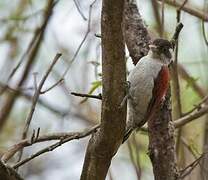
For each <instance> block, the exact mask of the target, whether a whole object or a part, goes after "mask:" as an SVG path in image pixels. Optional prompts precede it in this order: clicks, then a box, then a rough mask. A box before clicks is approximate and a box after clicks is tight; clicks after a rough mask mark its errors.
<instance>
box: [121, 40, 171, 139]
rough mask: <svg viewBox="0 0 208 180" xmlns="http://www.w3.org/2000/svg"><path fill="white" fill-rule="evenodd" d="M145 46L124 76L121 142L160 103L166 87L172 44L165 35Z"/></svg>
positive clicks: (139, 126) (144, 121)
mask: <svg viewBox="0 0 208 180" xmlns="http://www.w3.org/2000/svg"><path fill="white" fill-rule="evenodd" d="M149 48H150V50H149V52H148V54H147V55H146V56H144V57H143V58H141V59H140V60H139V62H138V63H137V64H136V66H135V68H134V69H133V70H132V71H131V72H130V74H129V76H128V82H129V89H128V106H127V112H128V115H127V125H126V133H125V136H124V140H123V142H124V141H125V140H126V139H127V138H128V137H129V135H130V134H131V132H132V131H133V130H134V129H139V128H141V127H142V126H143V125H144V124H145V123H146V122H147V120H148V118H149V117H150V116H152V115H153V114H154V113H155V110H156V109H158V107H160V106H161V104H162V102H163V101H164V98H165V95H166V92H167V89H168V84H169V80H170V75H169V68H168V65H169V64H170V63H171V58H172V55H171V49H173V46H172V44H171V43H170V42H169V41H168V40H166V39H155V40H154V41H153V42H152V44H151V45H150V46H149Z"/></svg>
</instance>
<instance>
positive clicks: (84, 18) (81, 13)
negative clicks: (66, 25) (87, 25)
mask: <svg viewBox="0 0 208 180" xmlns="http://www.w3.org/2000/svg"><path fill="white" fill-rule="evenodd" d="M73 1H74V4H75V6H76V8H77V11H78V12H79V14H80V15H81V17H82V19H83V20H84V21H87V18H86V17H85V15H84V13H83V12H82V11H81V8H80V5H79V2H78V1H76V0H73Z"/></svg>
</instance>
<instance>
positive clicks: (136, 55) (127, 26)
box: [124, 0, 150, 65]
mask: <svg viewBox="0 0 208 180" xmlns="http://www.w3.org/2000/svg"><path fill="white" fill-rule="evenodd" d="M124 20H125V21H124V22H125V23H124V35H125V42H126V45H127V48H128V50H129V54H130V56H131V58H132V61H133V63H134V65H136V63H137V62H138V61H139V59H141V58H142V57H143V56H145V55H147V53H148V51H149V43H150V36H149V34H148V31H147V29H146V27H145V25H144V23H143V21H142V18H141V15H140V14H139V11H138V9H137V4H136V1H135V0H125V11H124Z"/></svg>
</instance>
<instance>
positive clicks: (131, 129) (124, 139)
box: [122, 127, 134, 144]
mask: <svg viewBox="0 0 208 180" xmlns="http://www.w3.org/2000/svg"><path fill="white" fill-rule="evenodd" d="M133 130H134V129H133V128H132V127H127V128H126V131H125V134H124V138H123V141H122V144H123V143H124V142H125V141H126V140H127V139H128V138H129V136H130V135H131V133H132V131H133Z"/></svg>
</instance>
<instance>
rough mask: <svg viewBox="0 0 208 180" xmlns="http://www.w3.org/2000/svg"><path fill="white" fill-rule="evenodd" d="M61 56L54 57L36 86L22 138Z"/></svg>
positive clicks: (25, 134) (24, 136) (25, 135)
mask: <svg viewBox="0 0 208 180" xmlns="http://www.w3.org/2000/svg"><path fill="white" fill-rule="evenodd" d="M60 57H61V54H56V56H55V57H54V60H53V62H52V63H51V65H50V66H49V68H48V70H47V71H46V73H45V75H44V76H43V78H42V79H41V81H40V84H39V85H38V87H36V90H35V94H34V96H33V100H32V105H31V110H30V112H29V114H28V116H27V119H26V124H25V127H24V130H23V133H22V139H25V138H26V137H27V133H28V130H29V126H30V123H31V120H32V117H33V114H34V111H35V107H36V104H37V102H38V99H39V96H40V92H41V89H42V87H43V85H44V83H45V81H46V79H47V78H48V76H49V74H50V72H51V71H52V69H53V67H54V65H55V64H56V62H57V61H58V60H59V58H60ZM22 153H23V151H21V152H20V155H19V160H20V159H21V157H22Z"/></svg>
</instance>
